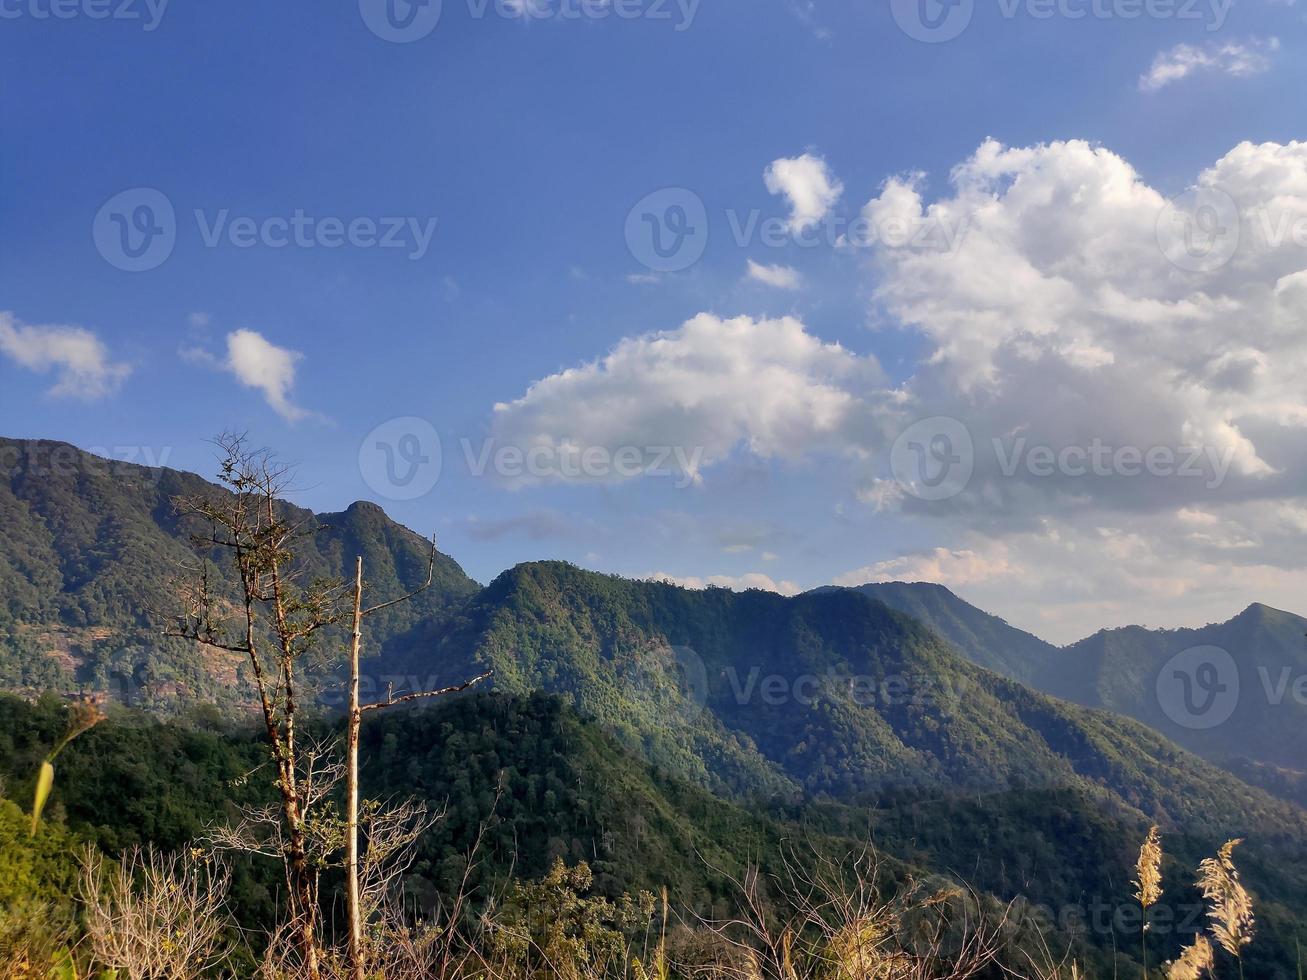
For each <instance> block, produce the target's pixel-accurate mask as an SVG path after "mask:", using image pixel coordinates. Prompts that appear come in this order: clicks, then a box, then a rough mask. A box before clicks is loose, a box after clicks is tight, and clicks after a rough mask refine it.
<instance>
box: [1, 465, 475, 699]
mask: <svg viewBox="0 0 1307 980" xmlns="http://www.w3.org/2000/svg"><path fill="white" fill-rule="evenodd" d="M223 493H225V491H223V490H221V489H219V488H218V487H216V486H214V485H212V484H210V483H207V482H206V481H204V480H202V479H200V478H199V477H198V476H195V475H193V474H189V473H182V472H179V471H176V470H169V469H158V468H149V467H144V466H136V465H133V464H129V463H122V462H115V461H110V460H105V459H100V458H98V457H95V456H91V455H89V454H87V453H83V452H81V451H79V450H77V449H75V448H74V447H72V446H69V445H67V444H65V443H57V442H46V441H33V440H15V439H0V523H3V526H4V528H5V533H4V535H3V537H0V687H5V688H9V689H11V690H12V689H18V690H27V691H42V690H63V691H71V690H95V691H104V692H107V693H109V694H110V695H111V696H113V697H114V698H115V699H117V700H120V701H125V702H128V703H132V704H139V705H142V706H145V707H148V708H151V709H152V710H155V711H156V712H168V713H177V712H179V711H183V710H185V709H186V707H187V706H188V705H191V704H196V703H205V702H214V703H219V704H225V705H228V706H233V707H234V706H237V705H240V704H244V703H248V702H249V699H250V697H251V694H250V691H249V689H248V685H247V684H245V683H243V679H244V678H245V672H246V670H247V669H248V668H247V667H246V666H245V664H244V663H243V662H242V661H241V660H240V659H239V658H236V657H224V656H220V655H216V654H213V653H211V652H207V651H201V650H199V649H197V648H196V646H195V645H194V644H192V643H187V642H185V641H182V640H178V639H169V638H165V637H163V636H162V633H163V631H164V628H165V627H167V626H170V625H172V623H173V622H174V619H175V617H176V616H177V615H178V614H179V613H180V612H182V611H183V610H182V608H181V599H180V597H179V595H178V581H179V580H180V579H182V578H184V577H186V576H188V575H189V574H190V573H189V571H188V570H189V569H193V568H194V567H195V566H196V565H197V556H196V554H195V551H194V548H193V547H192V544H191V533H192V532H195V531H203V530H204V529H203V528H197V527H194V526H192V525H191V524H189V523H188V522H186V521H184V520H182V519H180V518H179V517H178V516H177V515H176V514H175V513H174V509H173V505H172V501H173V499H174V498H175V497H178V496H194V495H197V494H212V495H220V494H223ZM285 506H286V511H287V516H288V517H289V518H291V519H293V520H295V521H298V522H300V523H302V524H303V526H304V527H305V528H306V529H308V530H309V531H310V532H312V533H311V534H310V535H309V536H308V537H307V538H306V539H305V541H304V542H303V547H302V548H301V549H300V554H299V566H298V568H297V572H298V573H299V574H300V575H301V576H302V577H303V579H304V580H305V581H311V580H313V579H329V578H341V577H344V576H347V575H351V574H352V573H353V567H354V559H355V557H356V556H358V555H362V556H363V558H364V561H365V567H366V569H367V575H368V589H369V595H371V596H373V597H375V598H376V599H377V600H378V601H384V600H385V599H388V598H393V597H395V596H399V595H402V594H404V593H405V592H407V591H409V590H410V589H412V588H415V587H416V586H417V585H419V584H421V583H422V582H423V581H424V580H425V578H426V573H427V562H428V558H429V553H430V542H429V541H426V540H424V539H423V538H422V537H420V536H419V535H417V534H414V533H413V532H412V531H409V530H408V529H406V528H403V527H401V526H399V525H398V524H395V523H394V522H393V521H391V520H390V519H389V518H387V517H386V515H385V513H384V512H383V511H382V510H381V508H380V507H377V506H376V505H375V504H369V503H357V504H354V505H353V506H352V507H350V508H349V509H348V510H346V511H344V512H343V513H339V514H321V515H315V514H312V513H310V512H309V511H306V510H303V509H301V508H297V507H293V506H291V505H289V504H288V505H285ZM212 574H213V576H214V579H213V585H214V589H215V591H216V592H217V593H218V594H219V595H221V596H224V597H227V598H234V597H235V595H236V592H237V589H236V582H235V580H234V578H233V577H232V575H233V573H232V572H231V571H230V569H229V568H227V567H226V566H225V564H219V565H217V566H216V567H214V568H213V569H212ZM476 588H477V586H476V583H475V582H473V581H472V580H471V579H469V578H468V577H467V576H466V575H465V574H464V573H463V571H462V569H461V568H460V567H459V566H458V564H457V563H456V562H454V561H453V560H452V559H450V558H448V557H447V556H444V555H440V556H438V558H437V562H436V569H435V583H434V585H433V587H432V588H431V589H430V590H428V591H427V592H425V593H423V594H422V595H421V596H419V597H418V598H417V599H416V600H414V601H413V602H411V603H401V604H399V605H397V606H394V607H392V608H390V609H387V610H385V611H384V612H381V613H379V614H378V615H377V616H376V617H374V618H373V619H372V620H370V622H369V626H370V633H369V641H370V643H371V644H373V648H372V652H373V653H376V654H384V653H386V652H387V651H388V650H389V649H390V646H391V645H392V644H399V643H402V642H403V636H404V634H406V633H407V632H408V631H409V630H411V629H412V628H413V627H414V626H415V625H416V624H418V623H419V622H422V621H424V620H427V619H430V618H432V617H439V616H442V615H443V614H444V613H445V612H446V611H447V610H448V609H449V608H451V607H452V606H453V605H455V604H457V603H458V602H460V601H462V600H463V599H464V598H465V597H466V596H468V595H470V594H471V593H473V592H475V591H476ZM331 666H332V665H322V666H321V668H320V670H319V677H318V679H319V682H322V681H324V680H325V679H326V677H330V676H333V675H331V673H330V670H331Z"/></svg>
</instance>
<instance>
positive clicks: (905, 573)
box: [832, 546, 1020, 586]
mask: <svg viewBox="0 0 1307 980" xmlns="http://www.w3.org/2000/svg"><path fill="white" fill-rule="evenodd" d="M991 550H993V551H995V552H996V553H994V554H980V553H978V552H975V551H971V550H968V549H961V550H950V549H948V548H934V549H932V550H930V551H927V552H922V553H920V554H914V555H904V556H902V557H899V558H891V559H888V560H887V561H880V562H876V563H875V564H872V565H864V566H863V567H862V568H857V569H854V570H853V571H851V572H845V573H844V574H843V575H839V576H837V577H836V578H835V580H834V582H833V583H832V584H834V585H865V584H866V583H868V582H937V583H939V584H940V585H947V586H959V585H971V584H974V583H976V582H991V581H994V580H999V579H1010V578H1012V577H1014V576H1015V575H1017V574H1018V573H1019V572H1020V569H1019V568H1018V567H1016V566H1014V565H1013V564H1012V563H1011V561H1009V559H1008V557H1007V555H1006V553H1005V549H1003V548H1002V547H1001V546H999V547H997V548H995V549H991Z"/></svg>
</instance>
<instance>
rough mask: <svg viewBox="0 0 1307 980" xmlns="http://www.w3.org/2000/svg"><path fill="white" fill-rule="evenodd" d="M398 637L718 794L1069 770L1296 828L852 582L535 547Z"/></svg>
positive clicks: (1154, 806) (1173, 754)
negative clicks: (702, 574)
mask: <svg viewBox="0 0 1307 980" xmlns="http://www.w3.org/2000/svg"><path fill="white" fill-rule="evenodd" d="M410 646H413V647H415V648H418V649H422V650H430V651H432V652H431V656H430V659H429V660H427V661H425V663H426V668H425V669H427V670H431V669H434V666H435V665H438V667H439V671H444V672H445V676H450V677H453V676H458V675H459V674H461V673H467V672H468V671H472V670H477V669H481V668H483V667H490V668H493V669H494V670H495V671H496V684H497V686H498V687H499V689H500V690H505V691H510V692H520V693H526V692H530V691H535V690H542V691H547V692H550V693H555V694H558V695H560V696H563V697H565V698H568V699H569V700H571V701H572V703H574V704H575V705H577V707H578V708H579V709H580V710H581V711H583V712H584V713H586V714H588V715H590V716H592V717H595V718H596V719H598V720H599V721H601V722H603V723H604V724H606V725H608V726H609V727H610V728H612V730H614V731H615V732H616V733H617V734H618V736H619V737H620V738H622V739H623V740H624V741H625V742H626V743H627V744H629V745H631V746H632V747H633V748H636V749H639V750H640V751H641V752H643V753H644V754H645V755H646V756H647V757H648V758H650V759H651V760H652V761H653V762H655V763H657V764H658V765H660V766H662V767H664V768H666V769H668V770H669V771H671V772H674V773H677V774H679V775H682V776H685V777H687V778H689V779H691V780H694V781H698V782H701V783H704V784H706V785H708V786H710V787H712V788H714V789H716V790H718V791H726V792H732V793H736V794H745V795H749V794H754V795H757V794H769V793H770V794H775V793H777V792H778V791H782V792H781V795H782V796H785V795H786V794H787V793H788V795H790V796H798V795H814V794H815V795H827V796H831V797H834V798H839V799H854V798H860V799H881V800H884V799H891V798H894V799H898V798H904V797H911V796H914V795H920V794H927V795H929V794H934V793H938V792H940V791H949V792H994V791H1006V790H1008V789H1011V788H1031V787H1040V786H1043V787H1064V786H1079V787H1084V788H1085V789H1086V790H1092V791H1093V792H1095V793H1098V794H1100V795H1103V796H1104V797H1105V799H1108V800H1110V801H1111V802H1112V803H1113V804H1115V805H1118V806H1122V807H1125V808H1127V809H1129V810H1131V811H1133V812H1135V813H1138V814H1145V815H1149V816H1157V817H1165V818H1166V819H1170V820H1174V821H1177V822H1182V823H1184V824H1185V825H1186V826H1187V827H1189V828H1191V829H1193V830H1195V831H1199V830H1202V831H1205V832H1209V833H1213V834H1219V833H1224V832H1227V831H1231V830H1235V829H1236V828H1240V827H1242V828H1243V831H1241V832H1245V831H1248V830H1249V829H1250V828H1252V827H1256V828H1258V829H1259V830H1261V831H1263V832H1265V833H1266V834H1267V835H1268V836H1283V835H1284V834H1285V833H1286V831H1287V829H1288V828H1291V827H1293V828H1297V827H1303V828H1304V829H1307V825H1304V824H1303V820H1304V814H1302V813H1301V812H1300V811H1298V810H1296V809H1294V808H1292V807H1289V806H1287V805H1284V804H1282V803H1279V802H1276V801H1274V800H1272V799H1270V798H1269V797H1267V796H1266V795H1265V794H1261V793H1256V792H1250V791H1249V789H1248V787H1247V786H1245V785H1244V784H1242V783H1240V782H1239V781H1238V780H1236V779H1234V778H1233V777H1232V776H1230V775H1229V774H1228V773H1225V772H1222V771H1220V770H1219V769H1217V768H1215V767H1213V766H1211V765H1209V764H1207V763H1205V762H1203V761H1202V760H1200V759H1198V758H1196V757H1194V756H1191V755H1189V754H1188V753H1186V752H1184V751H1182V750H1181V749H1180V748H1179V747H1177V746H1176V745H1174V744H1173V743H1170V742H1168V741H1166V740H1165V739H1163V738H1161V737H1160V736H1159V735H1157V734H1156V733H1155V732H1153V731H1150V730H1149V729H1147V728H1145V727H1144V726H1142V725H1140V724H1137V723H1134V722H1131V721H1128V720H1125V719H1122V718H1119V717H1116V716H1113V715H1110V714H1107V713H1103V712H1096V711H1091V710H1087V709H1085V708H1082V707H1078V706H1075V705H1070V704H1066V703H1063V702H1060V701H1057V700H1055V699H1053V698H1050V697H1048V696H1045V695H1043V694H1039V693H1036V692H1034V691H1032V690H1030V689H1028V688H1025V687H1023V686H1021V685H1019V684H1017V683H1015V682H1013V681H1011V680H1009V679H1006V678H1003V677H999V676H997V675H995V674H993V673H991V672H989V671H986V670H983V669H981V668H978V667H976V666H975V665H973V664H970V663H968V662H967V661H965V660H964V659H962V658H961V657H960V656H958V655H957V654H956V653H955V652H954V651H953V650H952V649H951V648H950V647H949V646H948V645H947V644H946V643H944V642H943V641H941V640H940V639H939V638H937V637H936V636H935V635H934V634H933V633H931V632H930V631H929V630H927V629H926V628H925V627H923V626H922V625H921V624H920V623H918V622H916V621H915V620H912V619H910V618H908V617H906V616H904V615H902V614H900V613H897V612H894V611H893V610H890V609H889V608H888V607H886V606H885V605H883V604H882V603H879V602H875V601H873V600H870V599H868V598H866V597H865V596H862V595H860V594H858V593H856V592H852V591H847V590H842V591H833V592H827V593H820V594H808V595H803V596H798V597H795V598H784V597H781V596H778V595H776V594H774V593H769V592H760V591H754V592H747V593H743V594H737V593H733V592H730V591H727V590H724V589H708V590H705V591H691V590H686V589H682V588H679V587H676V586H672V585H668V584H665V583H653V582H636V581H629V580H625V579H620V578H616V577H613V576H606V575H599V574H595V573H591V572H585V571H582V570H580V569H578V568H576V567H574V566H571V565H568V564H565V563H561V562H542V563H533V564H529V565H523V566H519V567H517V568H515V569H512V570H511V571H509V572H506V573H504V574H503V575H502V576H500V577H499V578H498V579H496V580H495V582H493V583H492V584H491V585H490V586H488V587H487V588H486V589H485V590H484V591H482V592H481V593H480V594H478V595H477V596H476V597H475V598H474V599H473V600H471V601H470V602H469V603H468V604H467V605H466V606H465V607H464V608H463V609H462V610H460V612H459V613H458V614H456V615H455V616H453V617H451V619H449V620H448V621H446V622H444V623H442V624H440V625H437V626H433V627H430V628H429V632H428V633H427V638H426V641H425V642H422V643H416V644H410ZM409 667H410V668H411V669H412V670H414V671H415V672H418V673H421V672H422V671H423V670H424V667H423V666H422V665H421V664H410V665H409ZM439 671H437V672H436V676H441V674H440V673H439ZM1295 832H1296V831H1295Z"/></svg>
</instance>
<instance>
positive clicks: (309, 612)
mask: <svg viewBox="0 0 1307 980" xmlns="http://www.w3.org/2000/svg"><path fill="white" fill-rule="evenodd" d="M217 445H218V447H219V450H220V452H221V462H220V464H219V479H220V481H221V482H222V483H223V484H224V485H225V486H226V487H227V489H228V490H230V491H231V492H230V493H229V494H223V495H212V494H210V495H203V494H202V495H197V496H192V497H185V498H179V499H178V500H176V501H175V504H176V506H177V509H178V511H179V512H180V513H181V514H183V515H185V516H189V517H191V518H192V519H195V520H197V521H199V522H201V523H202V524H203V525H204V526H206V530H205V533H202V534H196V535H194V536H193V540H194V542H195V544H196V546H197V547H198V548H200V549H203V550H204V551H206V552H207V551H212V550H214V549H218V550H221V551H223V552H225V553H226V554H227V555H228V556H229V557H230V560H231V562H232V564H233V566H234V568H235V570H236V573H237V576H238V578H239V582H240V596H239V598H238V602H237V611H236V615H235V616H234V617H233V619H234V622H230V623H229V622H227V621H226V620H225V619H224V618H223V617H222V616H221V614H220V613H219V611H218V607H219V600H218V598H217V597H215V596H214V595H213V593H212V591H211V589H210V584H209V565H208V559H207V555H205V556H202V559H201V568H200V574H199V576H198V581H197V582H196V583H195V584H194V585H192V586H191V587H190V588H189V590H188V592H187V595H186V598H187V600H188V605H189V608H188V609H187V611H186V613H185V614H184V615H183V616H181V617H179V619H178V623H177V626H176V627H175V628H174V629H172V630H170V631H168V634H169V635H171V636H176V637H181V638H184V639H189V640H193V641H195V642H198V643H201V644H204V645H205V646H208V647H210V648H212V649H216V650H225V651H228V652H232V653H238V654H240V655H242V656H243V657H244V658H245V659H246V660H247V661H248V663H249V666H250V670H251V673H252V674H253V678H254V686H255V690H256V693H257V695H258V701H259V707H260V710H261V713H262V719H263V724H264V727H265V729H266V731H267V736H268V746H269V752H270V755H271V761H272V762H273V764H274V766H275V770H276V773H275V782H276V787H277V792H278V796H279V798H280V811H281V812H280V819H281V822H282V825H283V830H284V836H283V837H282V838H281V839H280V842H279V843H280V845H281V846H282V847H283V850H282V852H281V854H280V857H281V859H282V860H283V861H284V862H285V866H286V880H287V886H288V893H287V894H288V899H287V900H288V905H289V913H290V920H291V922H292V924H293V925H292V928H293V929H294V931H295V934H296V935H297V937H298V944H299V947H300V951H301V954H302V956H303V959H304V963H305V969H306V973H307V976H308V977H309V978H310V980H318V977H319V968H318V959H319V954H320V940H319V936H318V931H319V913H318V906H317V902H316V894H315V881H316V875H315V872H314V869H313V868H312V867H311V865H310V861H309V841H308V830H307V828H306V819H305V807H306V800H305V796H304V790H303V788H302V786H301V774H302V772H303V768H302V760H301V758H300V748H299V746H298V745H297V743H296V737H297V734H298V733H297V729H296V725H297V723H298V714H299V710H300V702H299V697H300V683H301V677H300V662H301V660H302V659H303V658H304V657H305V656H306V655H307V654H308V653H309V651H310V650H311V649H312V647H313V644H314V641H315V640H316V638H317V636H318V634H320V633H321V632H322V631H323V630H324V629H326V628H327V627H328V626H330V625H332V624H334V623H337V622H339V621H340V618H341V615H340V605H341V601H342V598H343V595H344V586H343V584H342V583H339V582H315V583H312V584H309V585H301V584H300V583H299V582H298V581H297V576H296V570H295V565H294V558H295V552H294V547H295V544H296V542H297V541H298V540H300V539H301V538H302V537H304V536H305V535H306V534H308V533H311V529H310V528H307V527H304V526H302V525H301V524H300V523H298V522H296V521H294V520H291V519H289V518H288V517H287V516H286V514H287V510H286V508H285V507H284V506H283V504H282V503H281V497H282V496H283V494H284V492H285V491H286V489H287V488H288V485H289V480H290V473H289V470H288V468H287V467H286V466H284V465H283V464H281V463H279V462H277V460H276V459H275V458H274V457H273V456H272V455H271V454H270V453H268V452H267V451H266V450H254V449H251V448H249V446H247V444H246V441H245V437H244V436H242V435H232V434H227V435H223V436H220V437H219V438H218V439H217Z"/></svg>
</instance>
